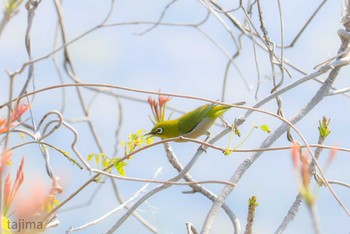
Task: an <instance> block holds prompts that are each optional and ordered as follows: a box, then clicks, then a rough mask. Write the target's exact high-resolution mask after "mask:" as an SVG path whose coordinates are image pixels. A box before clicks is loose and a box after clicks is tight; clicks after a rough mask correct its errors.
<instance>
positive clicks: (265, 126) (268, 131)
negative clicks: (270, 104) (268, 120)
mask: <svg viewBox="0 0 350 234" xmlns="http://www.w3.org/2000/svg"><path fill="white" fill-rule="evenodd" d="M260 129H261V130H263V131H264V132H267V133H270V132H271V130H270V127H269V126H267V125H266V124H263V125H261V126H260Z"/></svg>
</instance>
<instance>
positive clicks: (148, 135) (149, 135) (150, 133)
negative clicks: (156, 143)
mask: <svg viewBox="0 0 350 234" xmlns="http://www.w3.org/2000/svg"><path fill="white" fill-rule="evenodd" d="M143 136H144V137H147V139H148V138H150V137H152V136H153V133H152V132H148V133H146V134H145V135H143Z"/></svg>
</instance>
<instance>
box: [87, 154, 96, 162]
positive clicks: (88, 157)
mask: <svg viewBox="0 0 350 234" xmlns="http://www.w3.org/2000/svg"><path fill="white" fill-rule="evenodd" d="M94 155H95V154H89V155H88V156H87V158H86V160H87V161H91V159H92V157H94Z"/></svg>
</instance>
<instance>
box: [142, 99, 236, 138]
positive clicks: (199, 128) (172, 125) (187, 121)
mask: <svg viewBox="0 0 350 234" xmlns="http://www.w3.org/2000/svg"><path fill="white" fill-rule="evenodd" d="M231 107H232V106H230V105H218V104H215V103H213V104H205V105H203V106H200V107H198V108H196V109H194V110H192V111H190V112H187V113H185V114H183V115H182V116H180V117H179V118H177V119H172V120H164V121H161V122H158V123H156V124H155V125H154V127H153V128H152V130H151V131H150V132H148V133H146V134H145V135H150V136H155V137H159V138H161V139H168V138H174V137H186V138H193V139H195V138H198V137H200V136H202V135H206V136H207V138H206V139H205V141H206V140H207V139H208V138H209V136H210V132H209V131H208V129H209V128H210V127H211V126H212V125H213V124H214V123H215V120H216V119H217V118H218V117H220V116H222V115H223V114H224V113H225V112H226V111H227V110H229V109H230V108H231ZM176 141H177V142H183V141H185V140H183V139H179V140H176Z"/></svg>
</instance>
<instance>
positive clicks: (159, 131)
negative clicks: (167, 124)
mask: <svg viewBox="0 0 350 234" xmlns="http://www.w3.org/2000/svg"><path fill="white" fill-rule="evenodd" d="M155 132H156V133H157V134H162V133H163V128H157V129H156V131H155Z"/></svg>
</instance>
